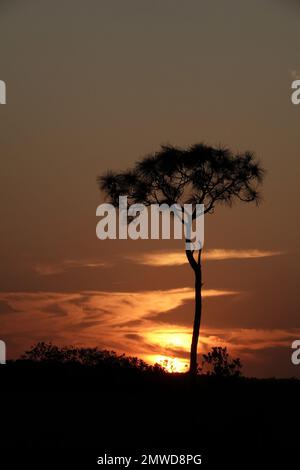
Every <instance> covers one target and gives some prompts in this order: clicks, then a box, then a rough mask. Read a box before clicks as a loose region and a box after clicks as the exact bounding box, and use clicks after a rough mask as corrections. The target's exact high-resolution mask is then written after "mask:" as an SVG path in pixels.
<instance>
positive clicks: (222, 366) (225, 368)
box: [202, 347, 242, 377]
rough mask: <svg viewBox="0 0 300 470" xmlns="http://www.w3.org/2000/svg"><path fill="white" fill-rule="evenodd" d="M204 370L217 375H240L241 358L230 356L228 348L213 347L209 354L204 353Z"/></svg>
mask: <svg viewBox="0 0 300 470" xmlns="http://www.w3.org/2000/svg"><path fill="white" fill-rule="evenodd" d="M202 358H203V360H202V365H203V369H202V371H203V370H205V369H208V371H207V374H208V375H213V376H216V377H240V376H241V369H242V363H241V361H240V359H239V358H236V359H233V358H231V357H230V356H229V353H228V352H227V348H221V347H213V348H212V350H211V351H210V352H209V353H208V354H203V355H202Z"/></svg>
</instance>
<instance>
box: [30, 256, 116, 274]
mask: <svg viewBox="0 0 300 470" xmlns="http://www.w3.org/2000/svg"><path fill="white" fill-rule="evenodd" d="M109 266H111V265H110V264H108V263H106V262H103V261H89V260H63V261H61V262H59V263H38V264H35V265H34V267H33V268H34V270H35V271H36V272H37V273H38V274H39V275H41V276H52V275H55V274H60V273H63V272H65V271H67V270H69V269H82V268H106V267H109Z"/></svg>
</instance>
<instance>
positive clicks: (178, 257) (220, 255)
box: [130, 248, 283, 267]
mask: <svg viewBox="0 0 300 470" xmlns="http://www.w3.org/2000/svg"><path fill="white" fill-rule="evenodd" d="M282 254H283V252H281V251H271V250H258V249H251V250H250V249H249V250H234V249H223V248H215V249H213V250H208V251H204V252H203V258H204V259H205V260H207V261H221V260H233V259H251V258H266V257H270V256H278V255H282ZM130 259H131V260H133V261H135V262H136V263H138V264H144V265H147V266H157V267H159V266H180V265H184V264H186V263H187V259H186V256H185V254H184V252H182V251H174V252H169V251H164V252H163V251H162V252H152V253H144V254H142V255H139V256H136V257H134V258H133V257H131V258H130Z"/></svg>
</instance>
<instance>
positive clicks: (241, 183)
mask: <svg viewBox="0 0 300 470" xmlns="http://www.w3.org/2000/svg"><path fill="white" fill-rule="evenodd" d="M263 176H264V170H263V168H262V167H261V165H260V163H259V162H258V161H257V159H256V158H255V156H254V154H253V153H252V152H244V153H239V154H234V153H233V152H232V151H231V150H229V149H228V148H223V147H212V146H208V145H205V144H203V143H200V144H195V145H192V146H190V147H187V148H184V149H182V148H179V147H175V146H172V145H164V146H162V147H161V149H160V151H159V152H156V153H154V154H151V155H147V156H146V157H144V158H143V159H141V160H140V161H138V162H136V164H135V165H134V167H133V169H131V170H126V171H123V172H112V171H109V172H108V173H106V174H104V175H102V176H99V177H98V178H97V181H98V185H99V188H100V190H101V191H102V192H104V193H105V194H106V196H107V198H108V201H109V202H110V203H111V204H113V205H114V206H115V207H118V204H119V197H120V196H127V197H128V206H131V205H132V204H136V203H142V204H144V205H146V206H150V205H152V204H160V205H161V204H168V205H169V206H172V205H173V204H179V205H181V206H183V205H184V204H193V205H194V209H193V214H192V218H193V219H194V220H195V219H196V217H197V212H196V204H203V205H204V212H205V214H211V213H213V212H214V210H215V207H216V206H217V205H218V204H225V205H228V206H231V205H232V204H233V203H234V201H236V200H238V201H242V202H247V203H250V202H255V203H256V204H258V202H259V200H260V194H259V191H258V187H259V185H260V184H261V183H262V181H263ZM189 241H190V240H189V239H186V243H188V242H189ZM201 254H202V246H201V247H199V249H197V250H194V249H186V257H187V259H188V262H189V264H190V266H191V268H192V270H193V272H194V281H195V315H194V325H193V335H192V342H191V351H190V369H189V370H190V373H191V374H192V375H196V374H197V371H198V364H197V348H198V340H199V334H200V324H201V314H202V292H201V291H202V285H203V283H202V269H201Z"/></svg>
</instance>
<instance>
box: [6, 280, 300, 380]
mask: <svg viewBox="0 0 300 470" xmlns="http://www.w3.org/2000/svg"><path fill="white" fill-rule="evenodd" d="M193 295H194V293H193V289H190V288H186V287H183V288H179V289H169V290H159V291H142V292H113V293H112V292H106V291H100V292H98V291H93V292H90V291H82V292H73V293H55V292H37V293H23V292H19V293H14V292H11V293H0V302H1V303H2V305H4V306H6V303H8V304H9V305H10V309H11V310H10V312H12V311H13V312H14V313H13V315H11V314H10V313H8V311H7V310H5V312H7V313H4V314H3V315H2V317H1V335H2V337H3V338H4V339H7V346H8V350H9V351H10V356H11V355H12V354H13V355H14V356H16V355H19V354H21V353H22V352H23V351H24V350H25V349H27V348H28V347H30V346H31V345H32V344H34V343H35V342H37V341H42V340H44V341H52V342H53V343H57V344H60V345H70V344H73V345H78V346H98V347H100V348H106V349H114V350H116V351H117V352H125V353H126V354H130V355H135V356H139V357H141V358H143V359H145V360H147V361H149V362H152V363H154V362H157V361H158V362H163V361H164V360H165V359H171V360H172V361H173V362H174V364H175V367H176V368H177V369H178V370H181V368H182V370H184V367H185V366H186V365H187V363H188V357H189V349H190V342H191V333H192V322H191V324H190V325H188V324H176V321H175V322H174V321H173V320H172V324H171V323H164V324H163V325H162V323H161V322H158V321H156V320H155V315H153V314H154V313H156V314H161V315H163V314H164V313H167V312H170V311H173V310H174V309H176V308H178V307H181V306H182V305H184V303H185V302H186V301H190V300H192V299H193ZM204 295H205V296H206V297H213V296H219V297H221V296H224V295H225V296H226V295H238V293H235V292H231V291H222V290H221V291H219V290H204ZM188 308H189V307H188ZM175 320H176V317H175ZM170 321H171V320H170ZM297 337H300V329H299V328H298V329H287V328H286V329H279V328H276V329H261V328H256V329H254V328H253V329H251V328H222V329H221V328H219V329H216V328H210V327H207V326H206V325H203V328H202V330H201V335H200V344H199V351H201V353H204V352H206V351H208V350H209V349H211V347H212V346H223V347H225V346H226V347H227V348H228V350H229V351H230V353H231V354H232V355H234V356H237V355H238V356H240V357H241V358H242V361H243V362H244V363H248V364H257V363H258V362H259V361H260V365H262V366H264V367H265V365H266V364H265V362H264V358H265V356H266V355H267V354H271V353H269V352H270V351H273V350H275V349H276V351H277V352H279V353H280V350H283V351H285V352H284V354H285V355H288V353H289V350H290V345H291V342H292V340H293V339H295V338H297ZM280 354H281V353H280ZM268 357H269V356H268ZM287 357H288V356H287ZM270 361H271V359H270ZM271 366H272V364H271V362H270V363H269V366H268V365H266V367H270V369H269V370H272V369H271ZM265 370H266V373H267V371H268V369H267V368H265Z"/></svg>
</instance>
